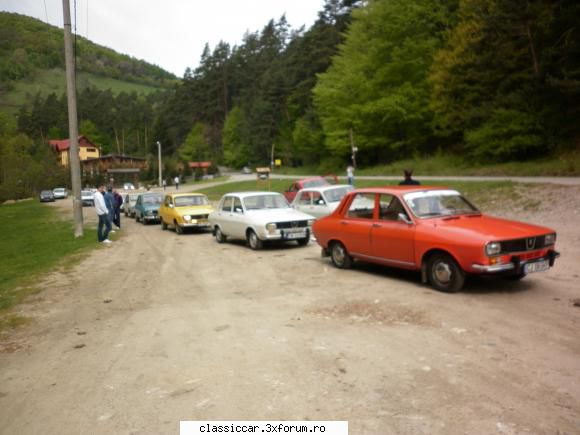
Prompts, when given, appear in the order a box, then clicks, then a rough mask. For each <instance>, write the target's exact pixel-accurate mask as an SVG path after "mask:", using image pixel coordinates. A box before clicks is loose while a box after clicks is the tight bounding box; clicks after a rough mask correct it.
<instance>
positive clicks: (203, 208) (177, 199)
mask: <svg viewBox="0 0 580 435" xmlns="http://www.w3.org/2000/svg"><path fill="white" fill-rule="evenodd" d="M212 211H213V207H212V205H211V204H210V203H209V200H208V199H207V196H205V195H204V194H202V193H170V194H168V195H165V199H164V200H163V204H161V207H159V217H160V219H161V228H162V229H164V230H166V229H167V228H168V227H169V226H171V227H173V228H174V229H175V232H176V233H177V234H183V233H184V231H185V230H186V229H187V228H209V221H208V215H209V214H210V213H211V212H212Z"/></svg>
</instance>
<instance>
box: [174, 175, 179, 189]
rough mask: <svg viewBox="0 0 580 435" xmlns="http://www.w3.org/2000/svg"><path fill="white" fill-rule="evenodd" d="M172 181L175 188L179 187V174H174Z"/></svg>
mask: <svg viewBox="0 0 580 435" xmlns="http://www.w3.org/2000/svg"><path fill="white" fill-rule="evenodd" d="M173 181H174V182H175V190H178V189H179V175H176V176H175V178H174V179H173Z"/></svg>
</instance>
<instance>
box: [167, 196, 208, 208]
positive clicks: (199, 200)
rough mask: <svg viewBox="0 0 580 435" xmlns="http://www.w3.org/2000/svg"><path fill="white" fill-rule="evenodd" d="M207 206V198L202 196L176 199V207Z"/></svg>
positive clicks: (178, 197) (177, 197)
mask: <svg viewBox="0 0 580 435" xmlns="http://www.w3.org/2000/svg"><path fill="white" fill-rule="evenodd" d="M207 204H208V201H207V198H206V197H205V196H202V195H191V196H176V197H175V207H187V206H190V205H207Z"/></svg>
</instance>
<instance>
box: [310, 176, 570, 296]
mask: <svg viewBox="0 0 580 435" xmlns="http://www.w3.org/2000/svg"><path fill="white" fill-rule="evenodd" d="M313 231H314V235H315V236H316V239H317V241H318V243H319V244H320V245H321V246H322V248H323V254H324V255H329V256H330V257H331V259H332V262H333V263H334V265H335V266H336V267H338V268H343V269H344V268H349V267H351V266H352V264H353V259H357V260H361V261H367V262H372V263H379V264H384V265H388V266H392V267H398V268H403V269H410V270H416V271H420V272H421V274H422V280H423V282H429V283H430V284H431V286H432V287H434V288H435V289H437V290H440V291H445V292H451V293H453V292H457V291H459V290H460V289H461V288H462V287H463V284H464V281H465V276H466V275H467V274H473V275H498V276H503V277H505V278H506V279H511V280H518V279H521V278H523V277H525V276H526V275H527V274H529V273H533V272H542V271H545V270H548V269H549V268H550V267H552V266H553V265H554V262H555V259H556V258H557V257H559V255H560V254H559V253H558V252H556V250H555V243H556V232H555V231H554V230H552V229H550V228H546V227H541V226H536V225H531V224H527V223H522V222H516V221H510V220H506V219H500V218H495V217H491V216H486V215H484V214H482V213H481V212H480V211H479V210H478V209H477V208H475V207H474V206H473V205H472V204H471V203H470V202H469V201H468V200H467V199H465V198H464V197H463V196H462V195H461V194H460V193H459V192H457V191H455V190H451V189H447V188H439V187H424V186H394V187H379V188H367V189H355V190H353V191H352V192H350V193H349V194H347V195H346V196H345V197H344V198H343V200H342V202H341V203H340V205H339V206H338V208H337V209H336V210H335V211H334V212H333V213H332V214H331V215H329V216H326V217H324V218H322V219H319V220H317V221H316V222H315V223H314V225H313Z"/></svg>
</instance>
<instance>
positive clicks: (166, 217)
mask: <svg viewBox="0 0 580 435" xmlns="http://www.w3.org/2000/svg"><path fill="white" fill-rule="evenodd" d="M172 205H173V202H172V201H171V196H170V195H166V196H165V199H164V200H163V203H162V204H161V207H159V216H161V221H163V222H165V223H166V224H170V223H172V222H173V217H172V216H171V211H172V209H171V206H172Z"/></svg>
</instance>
